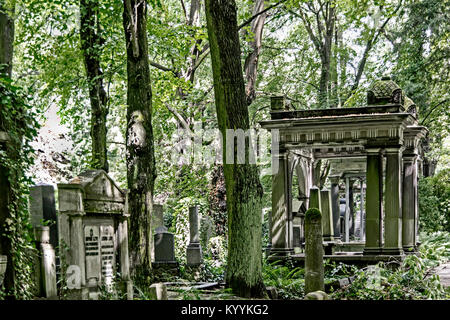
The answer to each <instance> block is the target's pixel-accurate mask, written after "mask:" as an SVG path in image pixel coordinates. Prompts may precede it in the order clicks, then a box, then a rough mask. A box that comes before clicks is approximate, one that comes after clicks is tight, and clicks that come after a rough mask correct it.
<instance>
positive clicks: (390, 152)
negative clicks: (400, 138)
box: [383, 148, 403, 255]
mask: <svg viewBox="0 0 450 320" xmlns="http://www.w3.org/2000/svg"><path fill="white" fill-rule="evenodd" d="M385 186H386V196H385V210H386V223H385V227H384V230H385V231H384V233H385V246H384V248H383V253H386V254H392V255H397V254H403V249H402V195H401V152H400V149H399V148H387V149H386V184H385Z"/></svg>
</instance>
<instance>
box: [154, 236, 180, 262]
mask: <svg viewBox="0 0 450 320" xmlns="http://www.w3.org/2000/svg"><path fill="white" fill-rule="evenodd" d="M154 243H155V261H154V263H155V264H176V263H177V262H176V260H175V245H174V238H173V234H172V233H170V232H168V231H167V228H166V227H158V228H156V230H155V235H154Z"/></svg>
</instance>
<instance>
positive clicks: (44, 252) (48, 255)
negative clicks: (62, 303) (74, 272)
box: [34, 226, 58, 299]
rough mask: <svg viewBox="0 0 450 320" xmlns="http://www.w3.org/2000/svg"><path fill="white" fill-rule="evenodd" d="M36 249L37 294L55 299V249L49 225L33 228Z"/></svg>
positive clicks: (56, 293) (56, 294)
mask: <svg viewBox="0 0 450 320" xmlns="http://www.w3.org/2000/svg"><path fill="white" fill-rule="evenodd" d="M34 230H35V238H36V249H38V251H39V253H38V257H37V261H36V262H37V263H36V266H35V267H36V270H35V271H36V280H37V281H36V282H37V283H36V284H37V289H38V292H37V294H38V296H40V297H45V298H48V299H55V298H57V296H58V292H57V289H56V257H55V250H54V248H53V246H52V245H51V243H50V227H47V226H42V227H36V228H35V229H34Z"/></svg>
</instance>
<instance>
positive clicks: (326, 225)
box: [320, 189, 334, 241]
mask: <svg viewBox="0 0 450 320" xmlns="http://www.w3.org/2000/svg"><path fill="white" fill-rule="evenodd" d="M320 206H321V208H322V211H321V212H322V232H323V240H324V241H333V240H334V230H333V212H332V208H331V193H330V191H329V190H325V189H323V190H321V191H320Z"/></svg>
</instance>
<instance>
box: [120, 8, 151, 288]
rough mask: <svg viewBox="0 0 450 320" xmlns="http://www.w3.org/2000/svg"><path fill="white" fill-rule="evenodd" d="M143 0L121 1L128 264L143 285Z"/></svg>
mask: <svg viewBox="0 0 450 320" xmlns="http://www.w3.org/2000/svg"><path fill="white" fill-rule="evenodd" d="M146 15H147V3H146V1H145V0H124V12H123V24H124V30H125V38H126V46H127V77H128V94H127V103H128V109H127V133H126V145H127V180H128V188H129V190H130V193H129V200H128V201H129V202H128V203H129V210H130V214H131V217H130V248H131V258H132V261H131V266H132V272H133V275H134V278H135V282H136V283H137V284H138V285H139V284H141V285H147V284H148V283H149V280H150V274H151V268H152V265H151V256H150V253H151V249H152V248H151V245H152V232H151V214H152V210H153V189H154V182H155V178H156V169H155V155H154V145H153V128H152V91H151V85H150V69H149V61H148V44H147V33H146V32H147V29H146Z"/></svg>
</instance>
